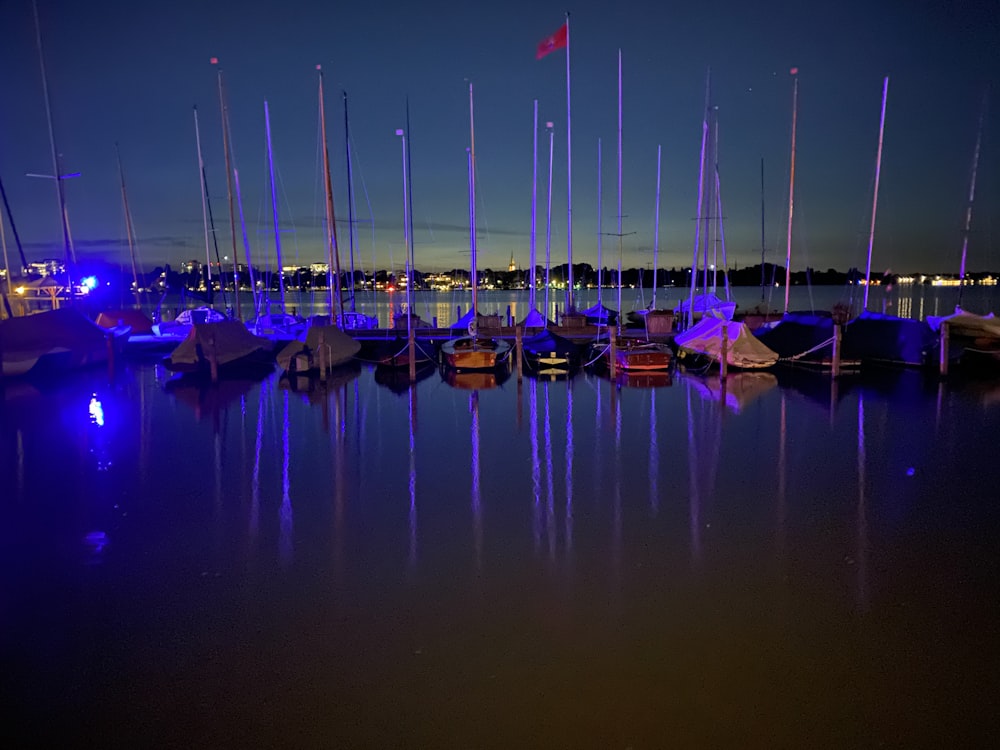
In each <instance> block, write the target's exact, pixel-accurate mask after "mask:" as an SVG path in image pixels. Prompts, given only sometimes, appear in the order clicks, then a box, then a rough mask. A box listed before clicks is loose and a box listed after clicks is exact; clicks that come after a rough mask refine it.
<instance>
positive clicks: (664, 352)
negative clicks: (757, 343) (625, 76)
mask: <svg viewBox="0 0 1000 750" xmlns="http://www.w3.org/2000/svg"><path fill="white" fill-rule="evenodd" d="M622 217H623V214H622V53H621V50H618V232H617V237H618V307H619V309H620V308H621V299H622V238H623V237H624V236H625V233H624V232H623V231H622ZM617 324H618V325H617V331H616V332H615V334H614V335H615V340H614V346H612V344H611V341H610V340H609V341H602V340H601V339H600V338H598V339H597V340H596V341H595V342H594V343H593V344H592V345H591V348H590V355H589V356H588V359H589V360H590V361H591V362H595V363H596V362H603V363H604V365H605V366H606V367H607V369H608V371H609V373H610V374H611V376H612V377H614V376H615V375H616V374H617V373H619V372H648V371H654V370H668V369H669V368H670V366H671V364H672V362H673V352H671V350H670V347H669V346H667V345H666V344H665V343H659V342H653V341H649V340H642V339H638V338H633V337H626V336H622V329H621V318H620V317H619V318H618V320H617Z"/></svg>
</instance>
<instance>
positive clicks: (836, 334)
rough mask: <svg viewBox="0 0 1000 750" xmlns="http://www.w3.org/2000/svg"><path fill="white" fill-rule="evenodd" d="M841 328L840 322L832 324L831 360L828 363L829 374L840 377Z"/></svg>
mask: <svg viewBox="0 0 1000 750" xmlns="http://www.w3.org/2000/svg"><path fill="white" fill-rule="evenodd" d="M843 335H844V334H843V329H842V328H841V326H840V323H834V324H833V361H832V362H831V363H830V375H831V376H833V377H835V378H839V377H840V344H841V341H842V338H843Z"/></svg>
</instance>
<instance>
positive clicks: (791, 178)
mask: <svg viewBox="0 0 1000 750" xmlns="http://www.w3.org/2000/svg"><path fill="white" fill-rule="evenodd" d="M791 73H792V158H791V167H790V168H789V172H788V234H787V236H786V242H785V312H788V290H789V287H790V286H791V284H792V214H793V213H794V212H795V126H796V124H797V121H798V114H799V69H798V68H792V71H791ZM867 294H868V291H867V289H866V290H865V295H867Z"/></svg>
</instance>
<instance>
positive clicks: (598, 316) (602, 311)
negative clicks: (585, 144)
mask: <svg viewBox="0 0 1000 750" xmlns="http://www.w3.org/2000/svg"><path fill="white" fill-rule="evenodd" d="M601 164H602V158H601V139H600V138H598V139H597V302H595V303H594V304H593V305H591V306H590V307H588V308H587V309H586V310H582V311H581V314H582V315H583V316H584V319H585V321H586V323H587V325H590V326H598V327H606V328H609V327H612V326H614V325H617V323H618V312H617V311H616V310H611V309H609V308H607V307H605V306H604V300H603V299H602V297H603V289H604V260H603V258H602V255H601V253H602V250H603V246H604V243H603V239H604V232H603V231H601V227H602V221H601V217H602V213H603V210H604V193H603V191H602V189H601V184H602V181H601Z"/></svg>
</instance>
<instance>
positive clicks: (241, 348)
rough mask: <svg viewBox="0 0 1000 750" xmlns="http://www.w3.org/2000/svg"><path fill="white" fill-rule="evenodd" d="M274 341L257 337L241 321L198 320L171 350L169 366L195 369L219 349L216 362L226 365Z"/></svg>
mask: <svg viewBox="0 0 1000 750" xmlns="http://www.w3.org/2000/svg"><path fill="white" fill-rule="evenodd" d="M271 346H272V343H271V342H270V341H269V340H268V339H265V338H262V337H261V336H254V335H253V334H252V333H250V331H248V330H247V327H246V326H245V325H243V324H242V323H241V322H240V321H238V320H223V321H220V322H218V323H195V324H194V325H193V326H192V327H191V332H190V333H189V334H188V337H187V338H186V339H184V341H182V342H181V343H180V344H178V345H177V348H176V349H174V350H173V352H171V353H170V357H169V363H168V367H169V366H170V365H173V366H175V367H176V368H177V369H195V368H197V367H198V366H200V365H202V364H208V357H207V353H208V352H209V351H214V352H215V357H216V363H217V364H218V365H219V366H220V367H222V366H224V365H228V364H233V363H236V362H238V361H239V360H241V359H244V358H247V357H250V356H251V355H253V354H255V353H258V352H264V351H268V350H269V349H270V348H271Z"/></svg>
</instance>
